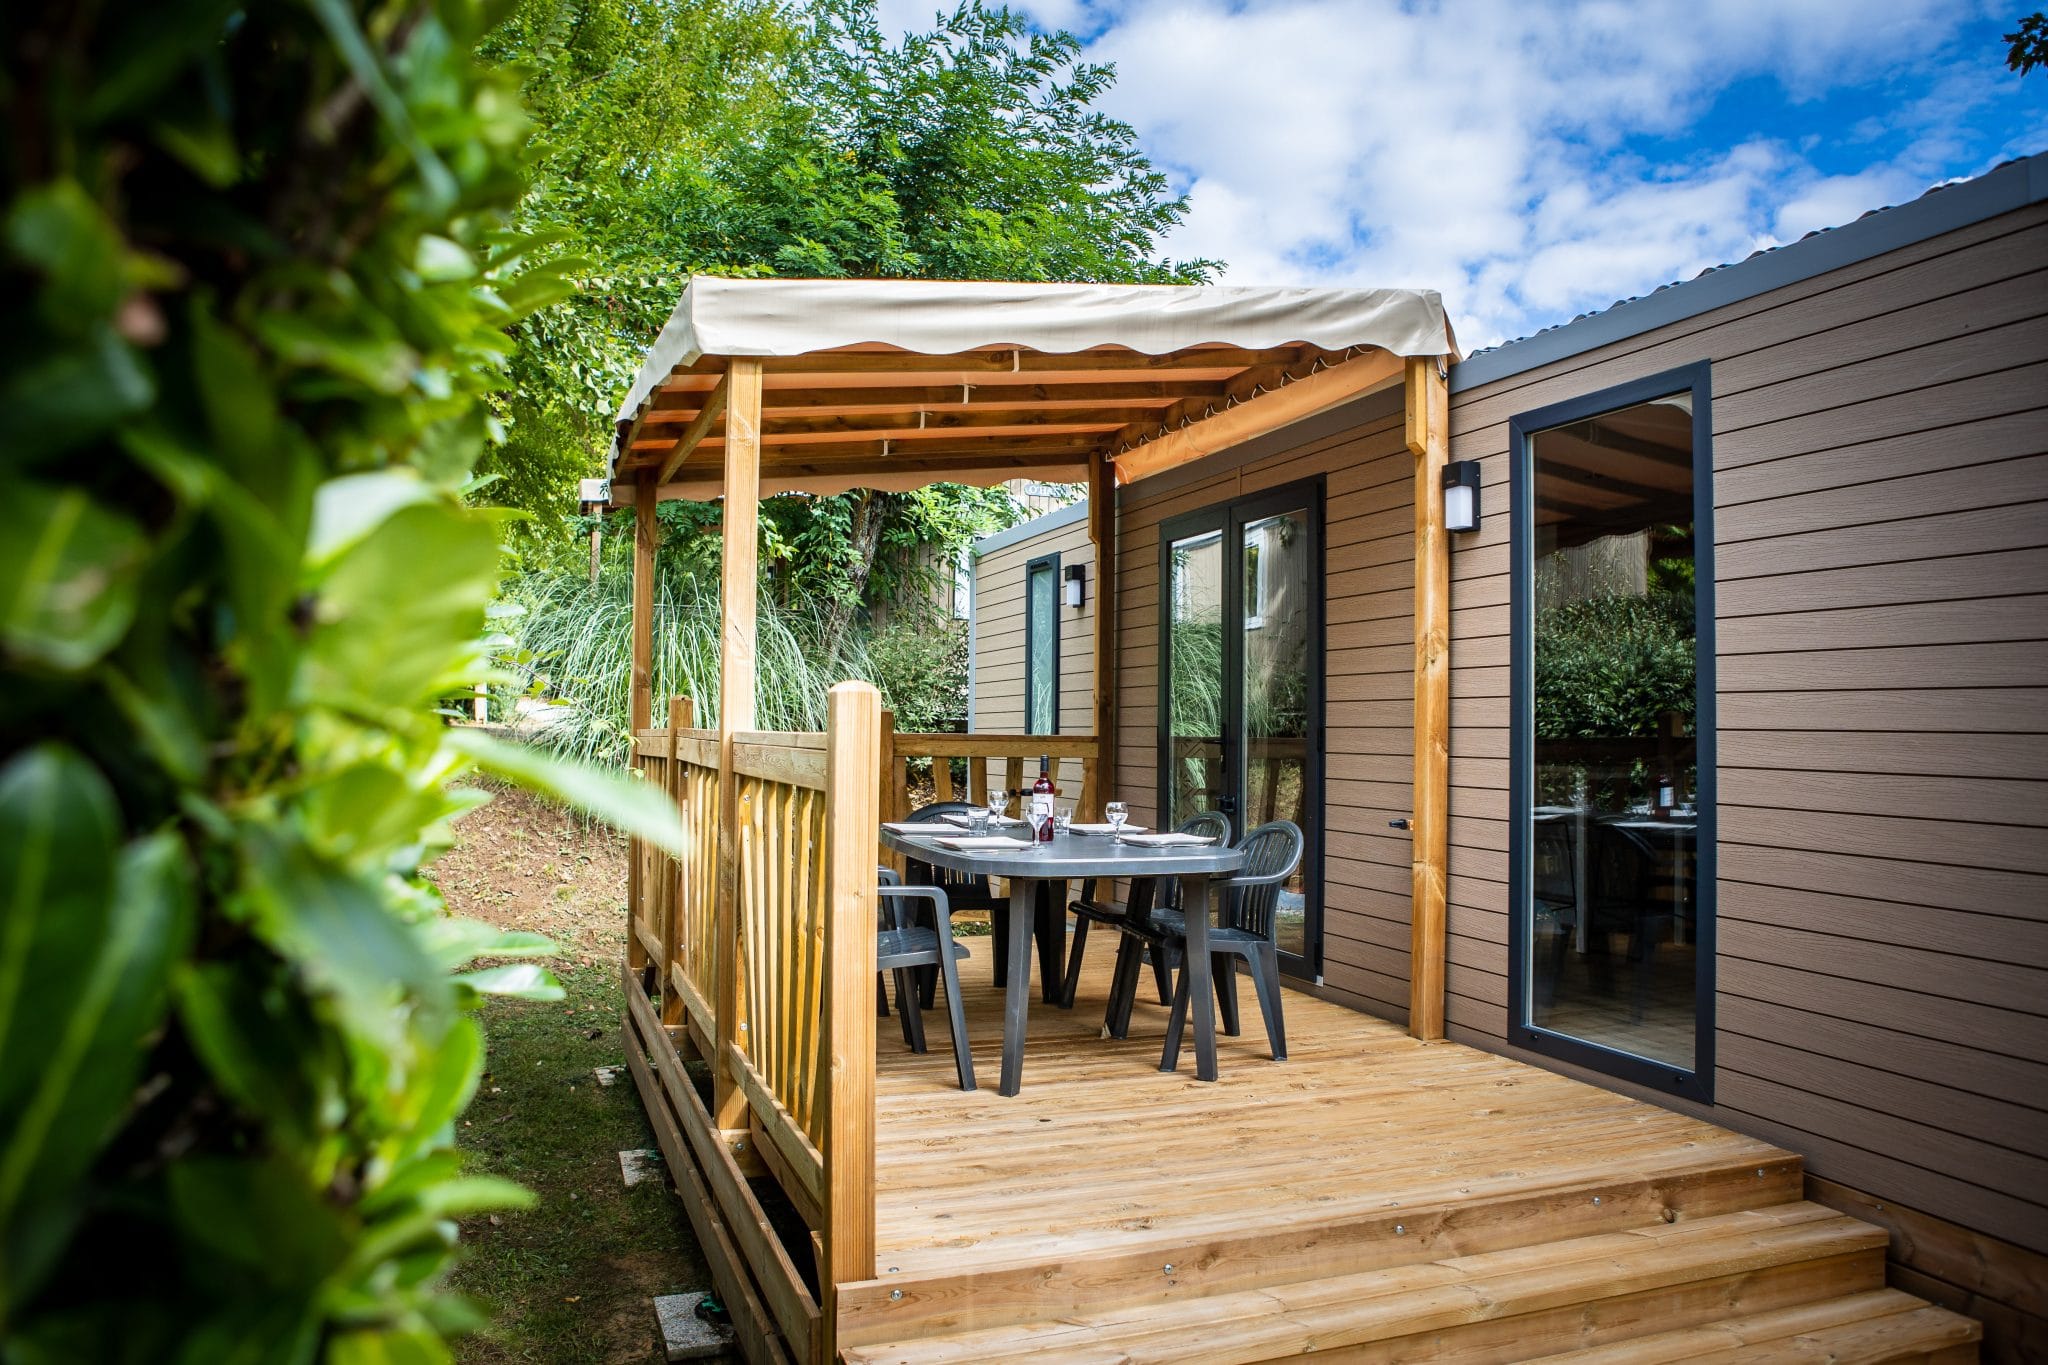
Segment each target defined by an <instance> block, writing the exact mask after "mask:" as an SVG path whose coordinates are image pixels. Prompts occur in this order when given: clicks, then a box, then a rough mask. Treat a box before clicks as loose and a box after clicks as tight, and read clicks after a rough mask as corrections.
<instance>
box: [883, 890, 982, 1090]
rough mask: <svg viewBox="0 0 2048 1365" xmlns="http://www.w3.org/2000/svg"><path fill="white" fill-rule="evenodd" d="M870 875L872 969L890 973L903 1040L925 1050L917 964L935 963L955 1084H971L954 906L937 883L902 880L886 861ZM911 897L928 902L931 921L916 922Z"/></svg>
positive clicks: (961, 954) (962, 953) (963, 954)
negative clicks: (874, 920) (875, 920)
mask: <svg viewBox="0 0 2048 1365" xmlns="http://www.w3.org/2000/svg"><path fill="white" fill-rule="evenodd" d="M875 876H876V879H877V882H878V885H877V886H876V888H875V891H876V894H877V904H878V906H879V907H880V909H881V911H882V913H881V915H880V917H879V918H880V920H881V923H880V925H879V927H878V928H877V930H876V938H875V970H876V971H877V973H881V972H889V973H893V974H894V975H895V978H896V1013H897V1014H898V1015H900V1016H901V1017H902V1020H903V1041H904V1042H905V1043H907V1044H909V1045H910V1050H911V1051H912V1052H923V1051H924V1050H925V1040H924V1011H923V1009H922V1008H921V1007H920V1005H919V1002H918V995H919V991H918V981H917V968H919V967H937V968H938V969H939V976H940V978H941V980H943V981H944V983H945V989H946V1016H947V1022H948V1024H949V1025H950V1026H951V1027H952V1030H953V1066H954V1069H955V1070H956V1071H957V1072H958V1073H959V1076H960V1088H961V1089H962V1090H972V1089H974V1088H975V1086H974V1055H973V1053H971V1052H970V1051H969V1050H968V1047H967V1012H966V1010H965V1009H963V1008H962V1007H961V1004H960V972H959V969H958V967H957V966H956V965H955V964H956V963H958V962H959V960H960V959H961V958H964V957H966V956H967V955H968V953H967V949H966V947H965V946H964V945H962V944H959V943H955V942H954V941H953V907H952V906H951V905H950V904H949V903H948V902H947V900H946V893H945V892H944V891H942V890H940V889H939V888H938V887H936V886H904V885H902V883H901V882H900V881H899V880H898V879H897V876H896V873H895V872H894V871H893V870H892V869H890V868H886V867H878V868H876V869H875ZM916 901H925V902H928V903H929V905H930V914H931V919H932V923H931V924H929V925H927V924H920V923H918V919H919V915H918V912H917V909H916V908H915V907H914V905H913V902H916ZM875 980H876V988H877V991H878V992H879V991H880V990H881V988H882V987H881V981H882V978H881V977H880V976H879V975H877V977H876V979H875Z"/></svg>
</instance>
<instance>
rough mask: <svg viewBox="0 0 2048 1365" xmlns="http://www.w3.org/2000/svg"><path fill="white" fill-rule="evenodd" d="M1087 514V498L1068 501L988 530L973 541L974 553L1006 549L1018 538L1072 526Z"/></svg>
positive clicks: (983, 553) (1026, 538) (978, 554)
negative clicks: (995, 529)
mask: <svg viewBox="0 0 2048 1365" xmlns="http://www.w3.org/2000/svg"><path fill="white" fill-rule="evenodd" d="M1087 515H1088V499H1086V498H1083V499H1081V500H1080V501H1079V502H1070V503H1068V504H1067V505H1066V506H1065V507H1056V508H1054V509H1053V510H1052V511H1050V512H1047V513H1045V514H1044V515H1043V516H1036V517H1033V518H1032V519H1031V520H1029V521H1020V522H1018V523H1017V524H1016V525H1015V526H1011V527H1008V528H1006V529H1004V530H1001V531H990V532H989V533H988V534H987V535H985V536H983V537H981V539H979V540H977V541H975V542H974V553H975V554H976V555H977V556H980V555H986V554H994V553H995V552H996V551H997V550H1002V549H1007V548H1008V547H1010V546H1012V545H1015V544H1016V543H1017V542H1018V541H1020V540H1029V539H1030V538H1031V537H1032V536H1035V535H1039V534H1041V533H1043V532H1046V531H1057V530H1059V529H1060V527H1062V526H1072V525H1073V524H1074V523H1075V522H1077V521H1079V520H1080V519H1081V518H1083V517H1085V516H1087Z"/></svg>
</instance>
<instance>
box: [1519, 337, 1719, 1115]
mask: <svg viewBox="0 0 2048 1365" xmlns="http://www.w3.org/2000/svg"><path fill="white" fill-rule="evenodd" d="M1707 378H1708V376H1707V370H1706V367H1705V366H1698V367H1694V368H1693V369H1690V370H1684V371H1678V372H1674V373H1671V374H1666V375H1660V376H1657V377H1655V378H1652V379H1649V380H1645V381H1642V382H1641V383H1637V384H1632V385H1628V386H1626V387H1624V388H1621V389H1614V390H1609V391H1607V392H1605V393H1600V394H1595V395H1592V396H1590V397H1588V398H1586V399H1584V400H1581V401H1578V402H1574V403H1570V404H1563V405H1559V406H1557V407H1553V408H1547V409H1544V410H1542V411H1540V412H1535V413H1529V414H1525V415H1524V416H1523V417H1521V418H1519V419H1517V420H1516V422H1515V423H1514V430H1513V447H1514V452H1515V460H1516V464H1515V467H1514V481H1515V487H1514V490H1513V491H1514V527H1513V540H1514V549H1515V558H1514V575H1513V627H1514V646H1515V648H1514V654H1513V664H1514V667H1513V680H1512V684H1511V690H1512V693H1513V701H1514V710H1513V712H1512V721H1513V734H1512V736H1511V749H1512V753H1513V758H1514V762H1513V766H1512V769H1511V772H1510V782H1511V785H1512V787H1513V790H1512V792H1511V798H1510V799H1511V802H1512V808H1513V812H1514V816H1515V824H1514V827H1513V835H1512V848H1511V856H1510V875H1511V878H1512V881H1513V886H1512V905H1513V908H1514V912H1515V913H1514V918H1513V920H1512V924H1511V935H1510V936H1511V940H1512V942H1511V947H1512V960H1513V966H1514V972H1513V978H1512V985H1511V1000H1510V1005H1511V1008H1512V1010H1513V1023H1514V1033H1515V1037H1516V1041H1518V1042H1521V1043H1523V1044H1525V1045H1527V1046H1529V1047H1532V1048H1535V1049H1537V1050H1539V1051H1544V1052H1549V1053H1551V1054H1553V1055H1556V1056H1559V1057H1561V1058H1563V1059H1566V1060H1571V1061H1575V1062H1578V1063H1580V1064H1582V1065H1587V1066H1592V1067H1595V1068H1597V1069H1600V1070H1603V1071H1607V1072H1609V1073H1611V1074H1614V1075H1619V1076H1624V1077H1627V1078H1629V1079H1634V1080H1639V1081H1645V1082H1648V1083H1651V1084H1655V1085H1658V1086H1659V1087H1660V1088H1663V1089H1667V1090H1670V1091H1671V1092H1672V1093H1678V1094H1687V1095H1691V1096H1694V1097H1696V1098H1701V1099H1707V1098H1711V1080H1712V1057H1711V1047H1712V1039H1713V941H1714V936H1713V913H1712V912H1713V885H1714V880H1713V828H1714V765H1713V733H1714V732H1713V708H1714V685H1713V592H1712V588H1713V562H1712V546H1713V536H1712V529H1711V515H1712V497H1711V487H1710V484H1711V479H1710V471H1711V468H1712V466H1711V463H1710V461H1709V459H1708V451H1707V443H1708V439H1709V435H1708V433H1709V432H1710V430H1711V427H1710V425H1709V422H1708V414H1707V406H1708V402H1709V397H1708V392H1707Z"/></svg>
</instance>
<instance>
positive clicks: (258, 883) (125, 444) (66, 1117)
mask: <svg viewBox="0 0 2048 1365" xmlns="http://www.w3.org/2000/svg"><path fill="white" fill-rule="evenodd" d="M483 13H484V8H483V6H482V5H481V4H479V3H474V0H424V3H414V2H413V0H407V3H403V4H401V3H394V2H392V0H308V3H306V4H304V5H255V6H231V5H228V4H217V3H197V4H165V5H156V6H148V7H143V6H106V7H95V6H86V7H74V6H47V5H18V6H12V7H10V8H8V9H7V10H5V11H4V12H0V41H4V43H5V44H6V51H7V60H8V65H9V70H8V75H7V78H6V80H5V81H4V82H0V100H4V101H5V103H6V106H7V113H8V125H9V128H10V130H11V136H10V141H9V147H8V154H9V156H10V160H9V162H8V169H9V179H8V182H7V184H6V186H5V188H4V191H0V193H4V204H0V211H4V223H0V231H4V243H0V253H4V255H0V338H4V339H5V340H4V342H0V345H4V346H5V347H6V348H7V356H8V368H7V380H6V383H5V387H4V388H0V429H4V430H5V431H6V433H7V437H6V440H7V447H8V449H7V455H8V458H7V463H6V466H5V468H4V470H0V668H4V672H5V677H6V683H7V696H8V707H7V710H6V713H5V719H4V720H0V724H4V726H5V727H6V738H7V744H6V748H5V753H6V755H7V757H6V758H5V759H4V761H0V886H4V888H5V892H4V895H5V896H6V897H7V899H6V901H5V903H4V905H0V1352H4V1355H5V1359H6V1360H7V1361H9V1362H15V1363H19V1365H27V1363H28V1362H58V1361H80V1360H90V1361H97V1362H124V1361H136V1362H140V1361H150V1362H158V1361H163V1362H195V1363H196V1362H213V1361H252V1362H253V1361H262V1362H266V1363H268V1362H298V1361H309V1360H312V1359H314V1358H316V1357H324V1358H326V1359H328V1360H332V1361H345V1362H371V1361H386V1360H390V1361H400V1360H403V1361H436V1360H444V1359H446V1358H447V1352H446V1349H445V1347H444V1346H443V1345H442V1337H443V1334H445V1333H447V1332H449V1331H451V1330H455V1329H458V1328H461V1327H463V1326H465V1325H467V1324H468V1323H470V1322H472V1321H474V1319H475V1311H474V1310H473V1309H472V1308H470V1307H469V1306H467V1305H465V1304H464V1303H462V1302H460V1301H459V1300H457V1299H455V1298H453V1297H451V1296H449V1295H448V1294H446V1293H445V1292H443V1290H442V1288H441V1276H442V1273H443V1271H444V1270H445V1269H446V1266H447V1264H448V1260H449V1256H450V1251H451V1243H452V1241H453V1237H454V1231H453V1229H454V1224H453V1221H452V1220H453V1219H455V1218H456V1217H458V1216H460V1215H463V1214H465V1213H469V1212H472V1211H476V1210H480V1209H485V1208H490V1207H494V1206H502V1205H506V1204H511V1203H515V1202H518V1201H519V1200H520V1199H521V1198H522V1197H523V1196H522V1194H521V1192H520V1191H519V1190H518V1189H517V1188H516V1187H513V1186H510V1185H507V1184H505V1183H504V1182H502V1181H497V1180H486V1179H474V1178H464V1177H463V1176H462V1175H461V1173H460V1171H459V1169H458V1164H457V1158H456V1156H455V1153H454V1152H453V1150H452V1148H451V1144H450V1137H451V1133H452V1127H453V1124H454V1123H455V1121H456V1116H457V1115H458V1114H459V1113H460V1112H461V1110H462V1109H463V1107H464V1105H465V1104H466V1103H467V1102H468V1100H469V1097H470V1095H471V1093H472V1091H473V1090H474V1088H475V1086H476V1084H477V1080H478V1076H479V1074H480V1070H481V1063H482V1054H483V1044H482V1039H481V1036H480V1034H479V1033H478V1030H477V1026H476V1023H475V1021H474V1019H473V1018H472V1017H471V1015H470V1011H471V1010H472V1008H473V1007H474V1005H475V1003H476V1001H477V998H478V996H479V994H480V993H482V992H487V991H512V992H524V993H536V994H543V995H545V994H548V993H549V992H550V991H551V990H553V989H554V988H553V986H552V983H551V981H550V980H549V978H548V977H547V976H546V974H545V973H544V972H542V971H541V970H540V969H539V968H538V967H536V966H534V965H532V964H530V963H521V962H510V963H507V964H503V965H498V966H492V967H487V968H485V969H483V970H473V971H461V969H462V968H463V967H465V966H466V965H467V964H469V963H470V962H471V961H472V960H473V959H474V958H475V957H476V956H477V955H478V954H479V953H489V954H493V955H496V956H499V957H505V956H517V955H519V954H530V953H532V952H534V951H537V950H539V949H541V948H544V947H545V946H546V945H545V944H544V943H542V942H541V941H539V940H536V939H532V938H530V937H525V936H505V935H501V934H498V933H497V932H495V931H493V930H491V929H489V928H487V927H486V926H482V925H478V924H473V923H466V922H462V921H457V920H452V919H450V918H448V917H447V916H446V914H445V913H444V911H443V908H442V906H441V904H440V903H439V900H438V898H437V896H436V895H435V894H434V892H433V890H432V888H431V886H430V885H428V884H427V883H426V882H425V881H424V880H423V879H422V878H421V877H420V876H419V868H420V865H421V863H422V862H423V861H424V860H425V859H426V858H428V857H429V856H431V854H432V853H433V852H434V850H435V849H436V848H437V847H438V846H440V845H441V844H442V843H443V842H444V841H445V839H446V837H447V835H446V830H447V822H448V820H449V819H450V818H451V817H452V816H453V815H455V814H456V813H458V812H460V811H461V810H463V809H464V808H466V807H468V806H470V805H473V804H475V803H476V802H477V801H478V800H480V799H482V797H481V795H480V794H479V793H475V792H466V791H464V790H462V789H461V788H459V787H454V786H451V785H450V780H451V779H453V778H455V777H457V776H459V775H460V773H461V772H462V771H463V770H464V769H465V768H467V767H468V766H469V762H470V760H471V759H472V758H477V757H481V758H482V759H483V760H484V761H485V762H486V764H487V765H488V766H491V767H494V768H496V769H497V770H499V771H501V772H505V773H508V774H512V775H515V776H520V777H523V778H526V779H529V780H539V781H544V782H547V783H549V784H551V785H552V786H553V787H554V789H555V790H556V791H557V792H558V793H564V794H568V795H571V796H581V797H585V798H590V799H594V800H598V801H599V802H600V803H601V804H606V805H607V808H609V809H612V810H614V811H617V812H620V813H627V812H638V813H639V815H642V816H644V815H646V814H647V812H648V811H649V810H651V809H652V807H651V805H642V804H639V803H634V802H622V801H619V800H616V799H614V797H613V796H611V795H609V794H608V793H610V791H611V789H610V788H601V789H600V788H595V787H592V786H590V785H589V783H588V781H587V780H586V779H585V778H584V777H582V776H579V775H577V774H575V773H573V772H569V771H568V770H559V771H558V770H551V769H545V768H543V767H542V766H540V765H539V764H538V763H537V762H536V761H535V760H534V759H532V758H531V757H529V756H527V755H525V754H523V753H521V752H517V751H508V750H500V749H497V748H491V747H487V746H484V745H481V744H479V743H477V742H476V741H475V740H474V739H473V738H472V737H470V736H468V735H467V734H464V733H462V732H457V731H453V730H451V729H449V728H448V727H446V726H445V725H444V723H443V722H442V720H441V719H439V718H437V717H436V716H435V715H434V714H433V711H432V705H433V700H434V698H436V697H437V696H440V695H445V694H446V693H448V692H450V691H452V690H456V689H459V688H461V687H463V686H465V685H466V684H468V683H470V682H473V681H474V680H476V678H477V677H478V676H479V675H480V671H481V668H482V661H483V657H484V645H483V639H482V631H483V626H484V607H485V604H486V603H487V602H488V600H489V599H490V596H491V594H492V591H493V589H494V587H495V582H496V579H497V576H498V564H499V540H500V530H501V522H500V521H499V520H498V519H497V518H496V517H494V516H493V515H490V514H487V513H481V512H474V511H470V510H467V509H466V508H465V507H464V506H463V505H462V502H461V500H460V497H459V496H458V489H459V488H460V486H461V484H462V481H463V480H464V478H465V477H466V474H467V471H468V469H469V468H470V465H471V463H472V461H474V460H475V458H476V457H477V455H478V453H479V452H480V451H481V450H482V449H483V447H484V444H485V441H486V440H487V438H488V434H489V430H490V416H489V412H488V410H487V408H486V406H485V404H484V402H483V399H484V397H485V395H486V394H488V393H489V392H490V391H492V390H493V389H494V388H496V387H497V386H498V385H499V384H500V383H501V378H500V375H499V372H498V369H497V367H498V365H499V363H500V361H501V359H502V356H503V352H504V347H505V340H504V333H503V328H504V327H505V325H506V324H507V323H508V322H510V321H511V320H513V319H515V318H516V317H518V316H519V315H520V314H521V312H522V310H524V309H527V308H530V307H532V306H534V305H536V304H537V303H540V302H544V301H545V300H546V299H548V298H550V297H554V296H555V295H556V294H557V293H558V292H559V290H560V287H561V286H560V282H559V280H558V279H556V278H555V277H554V275H553V274H552V273H551V272H549V271H547V270H541V269H534V268H531V267H529V266H528V265H527V264H526V262H525V260H524V253H525V252H526V250H527V245H526V244H524V243H520V242H518V241H515V240H512V239H509V238H507V237H504V236H502V235H501V234H499V233H498V231H497V230H496V224H497V222H498V221H499V218H498V215H499V213H500V212H501V211H502V210H504V209H505V208H506V207H507V206H509V205H510V204H511V203H512V202H513V200H514V198H515V197H516V195H517V194H518V192H519V188H520V179H519V175H518V173H517V164H518V162H517V159H518V155H519V149H520V148H521V147H522V146H523V144H524V142H525V139H526V137H527V130H526V128H525V125H524V122H523V120H522V118H521V116H520V114H519V112H518V105H517V100H516V98H515V96H514V93H513V90H512V88H511V87H510V86H509V85H508V84H507V83H506V82H505V81H503V80H501V79H498V78H496V77H493V76H490V75H488V74H486V73H483V72H480V71H479V70H478V69H477V68H476V67H475V65H474V64H473V62H472V61H471V59H470V57H469V56H468V54H469V53H470V51H471V50H472V49H473V47H474V45H475V43H476V41H477V39H478V36H479V30H480V28H481V26H482V22H483ZM643 827H644V828H648V829H650V830H652V829H654V828H656V826H655V825H653V824H651V823H649V824H645V825H643ZM669 827H670V826H669V825H663V826H661V828H663V829H667V828H669ZM455 972H461V974H459V975H451V973H455Z"/></svg>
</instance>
